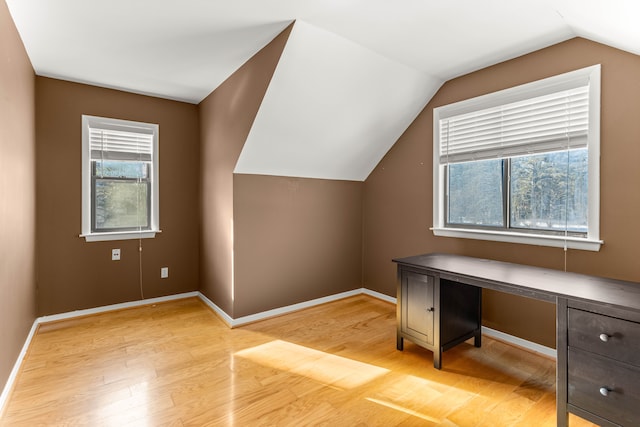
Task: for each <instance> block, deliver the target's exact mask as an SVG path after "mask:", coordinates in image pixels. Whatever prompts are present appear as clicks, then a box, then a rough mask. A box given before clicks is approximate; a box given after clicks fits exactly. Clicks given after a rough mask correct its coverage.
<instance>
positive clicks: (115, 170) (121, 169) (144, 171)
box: [93, 160, 149, 179]
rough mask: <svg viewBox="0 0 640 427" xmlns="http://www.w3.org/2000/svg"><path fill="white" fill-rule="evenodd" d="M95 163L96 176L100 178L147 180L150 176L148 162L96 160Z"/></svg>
mask: <svg viewBox="0 0 640 427" xmlns="http://www.w3.org/2000/svg"><path fill="white" fill-rule="evenodd" d="M93 163H94V171H95V172H94V173H95V176H99V177H105V178H135V179H146V178H147V176H148V170H149V168H148V165H149V164H148V163H147V162H131V161H122V160H95V161H94V162H93Z"/></svg>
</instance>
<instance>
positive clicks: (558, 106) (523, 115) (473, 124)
mask: <svg viewBox="0 0 640 427" xmlns="http://www.w3.org/2000/svg"><path fill="white" fill-rule="evenodd" d="M588 132H589V84H588V82H587V83H586V84H585V85H583V86H580V87H576V88H571V89H568V90H562V91H558V92H554V93H551V94H547V95H543V96H538V97H534V98H529V99H525V100H522V101H518V102H512V103H507V104H503V105H498V106H493V107H490V108H484V109H479V110H476V111H471V112H467V113H464V114H458V115H453V116H449V117H446V118H442V119H440V121H439V133H440V135H439V136H440V159H439V160H440V163H441V164H446V163H456V162H464V161H470V160H481V159H488V158H504V157H509V156H518V155H526V154H532V153H542V152H549V151H557V150H566V149H568V148H579V147H587V141H588Z"/></svg>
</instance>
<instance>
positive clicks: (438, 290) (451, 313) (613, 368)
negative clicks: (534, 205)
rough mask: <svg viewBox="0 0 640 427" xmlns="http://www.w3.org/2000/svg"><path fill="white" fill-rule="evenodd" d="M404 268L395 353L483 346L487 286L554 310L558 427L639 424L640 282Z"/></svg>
mask: <svg viewBox="0 0 640 427" xmlns="http://www.w3.org/2000/svg"><path fill="white" fill-rule="evenodd" d="M393 261H394V262H395V263H397V264H398V294H397V296H398V308H397V318H398V332H397V348H398V349H399V350H402V349H403V340H404V339H405V338H406V339H409V340H410V341H412V342H415V343H416V344H418V345H421V346H423V347H425V348H427V349H429V350H431V351H433V358H434V366H435V367H436V368H437V369H440V367H441V364H442V352H444V351H445V350H447V349H449V348H451V347H453V346H455V345H457V344H459V343H461V342H463V341H466V340H468V339H470V338H474V344H475V345H476V346H477V347H480V345H481V333H480V328H481V318H482V301H481V290H482V289H481V288H487V289H493V290H497V291H501V292H507V293H510V294H515V295H520V296H523V297H528V298H534V299H539V300H544V301H548V302H552V303H555V304H556V307H557V319H556V343H557V346H556V349H557V365H556V378H557V382H556V395H557V413H558V426H566V425H567V424H568V414H569V413H570V412H571V413H574V414H576V415H579V416H581V417H583V418H585V419H587V420H589V421H591V422H594V423H596V424H599V425H602V426H640V284H639V283H633V282H624V281H620V280H613V279H605V278H601V277H595V276H588V275H583V274H576V273H566V272H562V271H557V270H551V269H545V268H538V267H530V266H525V265H519V264H511V263H505V262H499V261H491V260H485V259H479V258H471V257H464V256H459V255H449V254H425V255H417V256H412V257H407V258H398V259H394V260H393Z"/></svg>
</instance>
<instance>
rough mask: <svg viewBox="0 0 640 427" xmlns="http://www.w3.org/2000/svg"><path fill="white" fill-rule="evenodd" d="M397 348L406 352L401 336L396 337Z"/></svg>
mask: <svg viewBox="0 0 640 427" xmlns="http://www.w3.org/2000/svg"><path fill="white" fill-rule="evenodd" d="M396 348H397V349H398V350H400V351H402V350H404V339H403V338H402V337H401V336H400V334H397V335H396Z"/></svg>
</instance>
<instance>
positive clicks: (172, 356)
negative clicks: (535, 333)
mask: <svg viewBox="0 0 640 427" xmlns="http://www.w3.org/2000/svg"><path fill="white" fill-rule="evenodd" d="M395 331H396V323H395V306H394V305H392V304H389V303H387V302H383V301H380V300H377V299H375V298H372V297H369V296H366V295H361V296H356V297H351V298H347V299H344V300H341V301H337V302H332V303H328V304H324V305H321V306H317V307H313V308H309V309H305V310H302V311H299V312H296V313H291V314H287V315H284V316H280V317H276V318H272V319H269V320H265V321H261V322H256V323H254V324H251V325H247V326H244V327H239V328H235V329H229V328H228V327H227V326H226V325H225V324H224V323H223V322H222V321H220V319H219V318H218V317H217V316H216V315H215V314H214V313H213V312H212V311H211V310H210V309H209V308H207V307H206V306H205V305H204V304H203V303H202V302H201V301H200V300H199V299H197V298H189V299H184V300H178V301H171V302H166V303H162V304H156V305H153V306H146V307H138V308H132V309H127V310H121V311H115V312H110V313H103V314H97V315H93V316H89V317H84V318H79V319H72V320H66V321H61V322H56V323H50V324H44V325H41V326H40V328H39V329H38V331H37V333H36V335H35V336H34V338H33V341H32V343H31V346H30V348H29V351H28V353H27V356H26V358H25V360H24V363H23V365H22V367H21V369H20V372H19V374H18V377H17V380H16V384H15V387H14V389H13V391H12V393H11V394H10V397H9V400H8V402H7V405H6V407H5V410H4V412H3V415H2V418H1V419H0V426H2V427H5V426H50V425H59V426H75V425H80V426H154V427H155V426H307V425H309V426H312V425H313V426H316V425H319V426H385V427H386V426H444V427H455V426H458V427H463V426H464V427H472V426H477V427H485V426H486V427H489V426H491V427H499V426H509V427H511V426H517V427H525V426H532V427H544V426H554V425H555V362H554V361H553V360H550V359H548V358H546V357H543V356H539V355H536V354H533V353H530V352H527V351H524V350H522V349H519V348H516V347H513V346H510V345H507V344H504V343H502V342H499V341H496V340H492V339H487V338H485V339H484V342H483V346H482V348H475V347H474V346H473V345H471V344H467V343H463V344H461V345H460V346H458V347H455V348H454V349H451V350H449V351H448V352H446V353H444V356H443V369H442V370H440V371H439V370H436V369H434V368H433V365H432V354H431V352H429V351H427V350H425V349H422V348H421V347H418V346H416V345H413V344H412V343H411V342H408V341H405V350H404V351H397V350H396V349H395V342H396V339H395ZM570 425H571V426H572V427H574V426H575V427H577V426H580V427H582V426H592V424H590V423H587V422H585V421H584V420H582V419H579V418H577V417H572V418H571V420H570Z"/></svg>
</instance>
